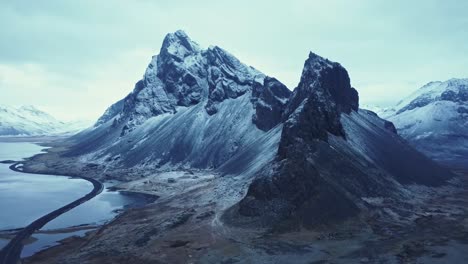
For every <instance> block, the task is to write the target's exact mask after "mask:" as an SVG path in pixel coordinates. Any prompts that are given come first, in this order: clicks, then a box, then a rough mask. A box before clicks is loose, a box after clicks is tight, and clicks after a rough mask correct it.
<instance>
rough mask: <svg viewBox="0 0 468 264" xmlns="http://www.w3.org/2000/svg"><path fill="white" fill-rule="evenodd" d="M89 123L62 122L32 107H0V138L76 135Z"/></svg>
mask: <svg viewBox="0 0 468 264" xmlns="http://www.w3.org/2000/svg"><path fill="white" fill-rule="evenodd" d="M89 125H90V124H89V122H85V121H76V122H63V121H59V120H57V119H56V118H54V117H53V116H51V115H49V114H48V113H46V112H44V111H41V110H39V109H37V108H36V107H34V106H32V105H27V106H21V107H13V106H7V105H0V136H43V135H57V134H70V133H76V132H78V131H80V130H83V129H85V128H87V127H88V126H89Z"/></svg>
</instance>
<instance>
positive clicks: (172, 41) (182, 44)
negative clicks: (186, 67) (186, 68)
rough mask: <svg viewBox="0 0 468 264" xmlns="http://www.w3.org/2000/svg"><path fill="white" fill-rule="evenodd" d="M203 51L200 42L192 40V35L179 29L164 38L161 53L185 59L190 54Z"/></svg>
mask: <svg viewBox="0 0 468 264" xmlns="http://www.w3.org/2000/svg"><path fill="white" fill-rule="evenodd" d="M200 51H201V48H200V46H199V45H198V43H196V42H194V41H192V40H191V39H190V37H189V36H188V35H187V34H186V33H185V32H184V31H183V30H177V31H176V32H174V33H169V34H167V35H166V37H165V38H164V40H163V43H162V46H161V51H160V54H161V55H163V56H164V55H172V56H174V57H176V58H180V59H183V58H185V57H186V56H188V55H191V54H194V53H198V52H200Z"/></svg>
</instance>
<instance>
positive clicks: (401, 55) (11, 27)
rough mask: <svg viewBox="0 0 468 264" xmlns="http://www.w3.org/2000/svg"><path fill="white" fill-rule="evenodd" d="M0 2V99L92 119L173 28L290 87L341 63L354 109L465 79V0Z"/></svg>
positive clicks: (124, 90) (129, 85) (125, 89)
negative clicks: (322, 63) (356, 103)
mask: <svg viewBox="0 0 468 264" xmlns="http://www.w3.org/2000/svg"><path fill="white" fill-rule="evenodd" d="M324 2H325V1H310V0H290V1H281V3H280V1H274V2H272V1H262V0H260V1H251V0H238V1H219V0H202V1H189V0H182V1H180V0H179V1H176V0H174V1H150V0H137V1H130V0H102V1H94V0H81V1H72V0H70V1H65V0H49V1H29V0H5V1H1V2H0V24H1V25H2V30H1V34H0V95H1V96H0V104H1V103H3V104H16V105H20V104H33V105H37V106H38V107H40V108H42V109H44V110H46V111H48V112H50V113H52V114H53V115H55V116H57V117H59V118H63V119H76V118H80V119H92V118H97V117H98V116H99V115H100V114H101V113H102V112H103V111H104V110H105V108H107V106H109V105H110V104H111V103H113V102H115V101H117V100H118V99H120V98H122V97H123V96H125V95H126V94H128V93H129V92H130V91H131V90H132V89H133V85H134V83H135V82H136V81H137V80H138V79H140V78H141V76H142V75H143V73H144V70H145V68H146V66H147V64H148V63H149V61H150V59H151V56H152V55H154V54H157V53H158V52H159V48H160V46H161V43H162V40H163V38H164V36H165V34H166V33H168V32H173V31H175V30H177V29H183V30H184V31H186V32H187V34H188V35H189V36H190V37H191V38H192V39H193V40H195V41H197V42H198V43H200V44H201V45H202V46H203V47H207V46H209V45H212V44H213V45H218V46H220V47H222V48H224V49H226V50H228V51H229V52H231V53H232V54H234V55H235V56H237V57H238V58H239V59H240V60H241V61H243V62H245V63H247V64H249V65H252V66H254V67H256V68H257V69H259V70H261V71H263V72H264V73H266V74H268V75H271V76H275V77H276V78H278V79H279V80H280V81H282V82H284V83H285V84H286V85H288V87H289V88H290V89H293V88H294V87H295V86H296V84H297V83H298V81H299V78H300V74H301V71H302V67H303V63H304V60H305V59H306V57H307V55H308V52H309V51H310V50H311V51H314V52H315V53H318V54H320V55H322V56H324V57H327V58H329V59H331V60H334V61H338V62H340V63H341V64H343V65H344V66H345V67H346V68H347V69H348V71H349V73H350V75H351V80H352V84H353V85H354V86H355V87H356V88H357V89H358V91H359V92H360V96H361V102H362V103H364V104H365V103H370V104H383V105H385V104H390V103H394V102H396V101H397V100H398V99H399V98H401V97H402V96H405V95H407V94H409V93H411V92H412V91H413V90H415V89H416V88H418V87H420V86H422V85H423V84H425V83H427V82H429V81H432V80H446V79H449V78H452V77H468V59H467V57H466V54H468V45H466V43H467V42H468V34H467V29H468V16H466V13H467V12H468V2H463V1H458V0H446V1H441V0H440V1H439V0H421V1H402V0H397V1H386V0H368V1H364V0H357V1H347V0H342V1H340V0H332V1H326V3H324Z"/></svg>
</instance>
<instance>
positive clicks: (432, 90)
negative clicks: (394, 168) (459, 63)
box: [379, 79, 468, 168]
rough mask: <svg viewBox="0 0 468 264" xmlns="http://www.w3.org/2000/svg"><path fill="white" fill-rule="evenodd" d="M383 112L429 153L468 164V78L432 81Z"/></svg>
mask: <svg viewBox="0 0 468 264" xmlns="http://www.w3.org/2000/svg"><path fill="white" fill-rule="evenodd" d="M379 115H381V116H382V117H384V118H387V119H388V120H390V121H392V122H393V123H394V124H395V126H396V128H397V130H398V133H399V134H400V135H401V136H403V137H404V138H406V139H407V140H408V141H409V142H410V143H411V144H412V145H413V146H414V147H416V148H417V149H419V150H420V151H422V152H424V153H425V154H426V155H427V156H429V157H431V158H433V159H435V160H438V161H440V162H442V163H443V164H445V165H447V166H453V167H464V168H468V162H467V160H468V79H451V80H448V81H445V82H431V83H429V84H427V85H425V86H423V87H422V88H420V89H419V90H417V91H415V92H414V93H413V94H412V95H410V96H409V97H407V98H405V99H403V100H402V101H401V102H399V103H398V104H397V105H396V106H395V107H392V108H391V109H390V110H387V111H386V112H382V113H380V114H379Z"/></svg>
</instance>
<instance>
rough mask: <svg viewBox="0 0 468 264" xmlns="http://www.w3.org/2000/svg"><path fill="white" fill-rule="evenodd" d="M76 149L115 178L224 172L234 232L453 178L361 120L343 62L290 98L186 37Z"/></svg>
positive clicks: (344, 212) (320, 61)
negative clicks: (133, 173)
mask: <svg viewBox="0 0 468 264" xmlns="http://www.w3.org/2000/svg"><path fill="white" fill-rule="evenodd" d="M71 140H73V142H74V146H72V147H71V148H70V149H69V150H68V152H67V153H65V155H64V156H68V157H77V158H78V159H79V160H81V161H83V162H85V163H100V164H101V165H100V166H103V167H105V169H106V171H107V170H109V171H111V170H112V169H117V170H119V171H124V170H125V169H141V170H145V171H148V170H149V171H158V170H164V171H166V170H177V169H193V168H197V169H214V170H216V172H218V173H219V175H221V177H223V178H222V179H220V180H219V181H218V183H219V184H221V185H223V184H224V185H225V186H223V187H222V189H223V190H226V193H236V195H235V196H233V197H231V196H230V197H221V198H220V199H221V200H223V201H218V202H219V203H220V204H223V207H224V208H223V209H226V208H227V207H229V206H232V207H231V209H230V210H228V212H229V213H228V214H226V215H225V217H224V220H225V221H227V222H231V223H235V222H236V219H237V220H238V219H244V218H246V219H247V221H250V220H252V221H254V222H257V223H261V224H262V225H264V224H272V225H276V224H278V223H280V222H282V221H288V220H291V219H293V222H294V223H296V224H299V225H302V226H306V227H312V226H314V225H316V224H323V223H326V222H328V221H333V220H337V221H339V220H343V219H345V218H348V217H351V216H354V215H356V214H359V213H360V212H361V211H365V210H367V209H369V205H368V204H367V202H366V199H367V198H368V197H371V198H372V197H374V198H375V197H389V198H392V199H396V200H401V199H404V197H405V194H406V193H407V189H406V187H407V186H408V185H413V184H420V185H428V186H439V185H442V184H444V183H445V181H446V180H447V179H448V178H450V177H451V176H452V174H451V173H450V172H449V171H447V170H445V169H443V168H441V167H439V166H438V165H437V164H435V163H434V162H432V161H431V160H429V159H428V158H426V157H425V156H424V155H422V154H420V153H419V152H417V151H416V150H414V149H413V148H412V147H410V146H408V145H407V144H406V142H405V141H404V140H402V139H401V138H400V137H399V136H398V135H397V134H396V133H395V128H394V127H393V125H392V124H391V123H390V122H388V121H386V120H383V119H380V118H379V117H378V116H376V115H375V114H373V113H372V112H369V111H365V110H359V96H358V93H357V91H356V89H354V88H352V87H351V82H350V78H349V75H348V72H347V71H346V69H345V68H344V67H343V66H341V65H340V64H339V63H336V62H331V61H329V60H328V59H325V58H322V57H320V56H318V55H316V54H314V53H310V54H309V57H308V59H307V60H306V62H305V64H304V70H303V72H302V76H301V80H300V82H299V85H298V87H297V88H296V89H295V90H294V92H293V93H291V92H290V91H289V90H288V89H287V88H286V87H285V86H284V85H283V84H281V83H280V82H279V81H278V80H276V79H274V78H272V77H268V76H265V75H264V74H262V73H261V72H259V71H258V70H255V69H254V68H252V67H249V66H246V65H244V64H242V63H241V62H240V61H239V60H237V59H236V58H235V57H233V56H232V55H230V54H229V53H227V52H226V51H224V50H222V49H221V48H218V47H210V48H208V49H206V50H204V49H202V48H200V47H199V46H198V44H196V43H195V42H193V41H192V40H190V38H189V37H188V36H187V35H186V34H185V33H184V32H182V31H177V32H175V33H171V34H168V35H167V36H166V38H165V40H164V41H163V45H162V47H161V51H160V54H159V55H156V56H153V58H152V60H151V63H150V64H149V66H148V68H147V69H146V72H145V74H144V76H143V79H142V80H140V81H138V82H137V84H136V85H135V88H134V90H133V91H132V92H131V93H130V94H129V95H128V96H127V97H125V98H124V99H123V100H121V101H119V102H117V103H116V104H114V105H113V106H111V107H110V108H109V109H108V110H107V111H106V113H105V114H104V115H103V117H101V119H100V120H99V121H98V122H97V123H96V125H95V127H94V128H93V129H90V130H86V131H83V132H82V133H79V134H77V135H76V136H74V137H73V138H72V139H71ZM223 179H225V180H223ZM244 193H246V195H245V197H243V198H242V197H238V196H239V194H244ZM240 199H241V201H239V200H240ZM244 222H245V221H244Z"/></svg>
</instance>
